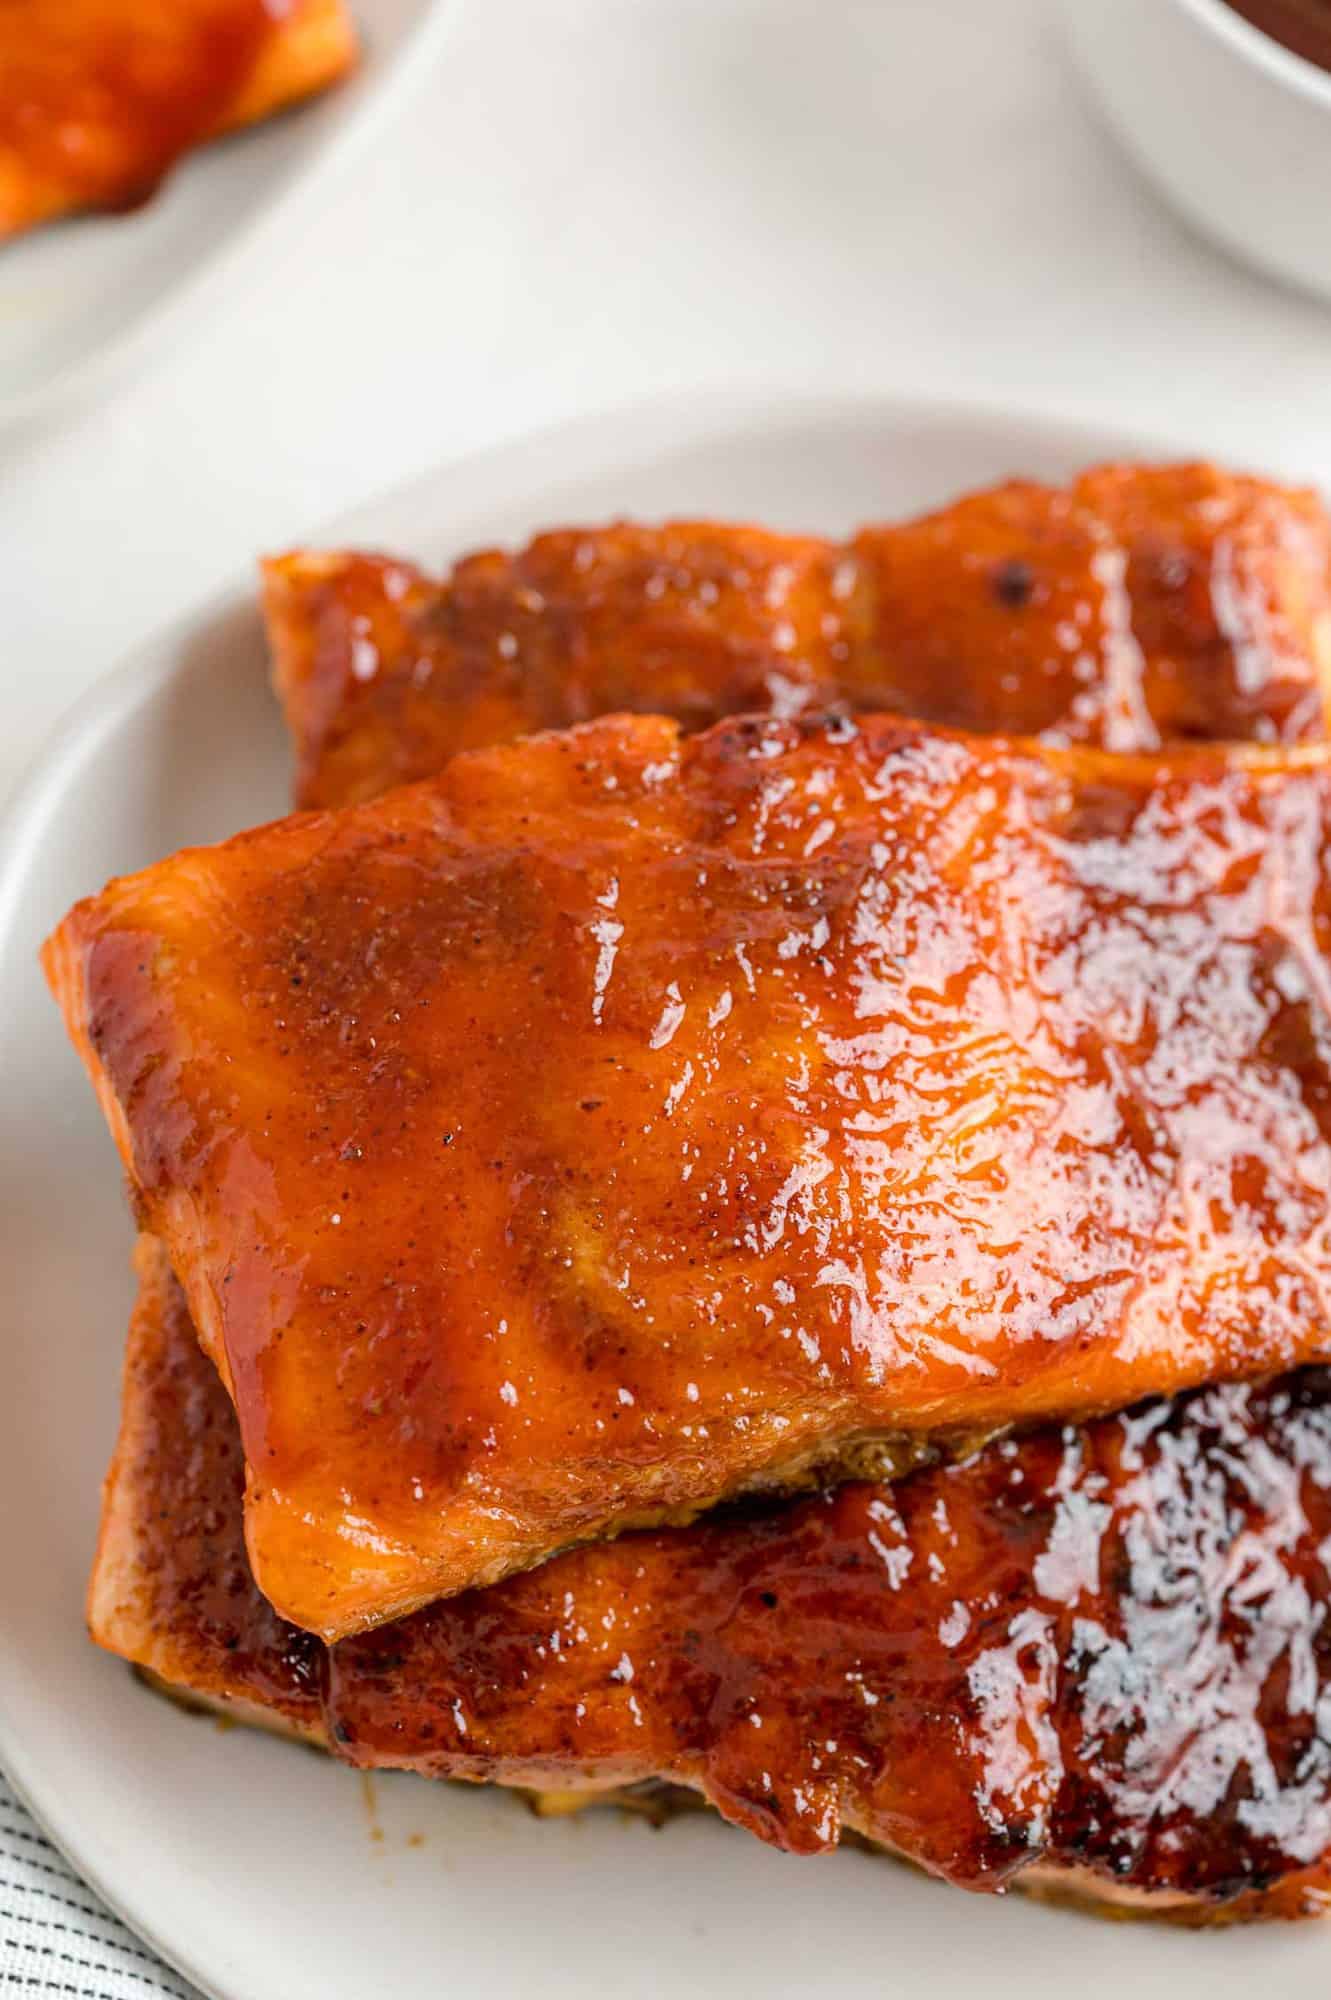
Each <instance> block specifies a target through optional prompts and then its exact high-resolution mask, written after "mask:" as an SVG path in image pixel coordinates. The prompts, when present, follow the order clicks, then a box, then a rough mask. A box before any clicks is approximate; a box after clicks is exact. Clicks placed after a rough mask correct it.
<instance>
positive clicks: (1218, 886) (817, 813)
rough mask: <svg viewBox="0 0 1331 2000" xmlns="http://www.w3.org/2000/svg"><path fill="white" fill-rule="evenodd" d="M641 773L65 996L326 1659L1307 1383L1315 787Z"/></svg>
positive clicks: (877, 746)
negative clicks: (874, 1480)
mask: <svg viewBox="0 0 1331 2000" xmlns="http://www.w3.org/2000/svg"><path fill="white" fill-rule="evenodd" d="M1301 755H1302V761H1300V760H1299V759H1297V758H1296V759H1294V760H1293V761H1289V760H1276V761H1274V762H1264V761H1263V760H1262V759H1261V758H1260V757H1258V758H1256V760H1255V761H1254V759H1253V758H1252V757H1245V756H1244V755H1241V754H1224V753H1221V752H1218V751H1215V752H1200V751H1199V752H1194V753H1192V754H1191V755H1190V756H1180V757H1179V758H1177V759H1176V760H1174V761H1172V762H1170V763H1168V764H1158V763H1156V762H1153V761H1150V760H1140V761H1139V760H1132V759H1126V758H1118V759H1111V758H1106V757H1104V756H1101V755H1098V754H1094V753H1090V752H1084V751H1055V750H1052V749H1045V750H1039V749H1036V748H1034V747H1031V746H1022V745H1013V744H1006V743H1003V742H1001V741H995V742H981V741H978V740H975V739H966V738H958V737H950V736H947V735H943V734H940V733H936V732H930V731H927V730H921V729H919V728H916V727H913V726H911V725H909V724H904V723H898V722H895V721H892V720H890V719H884V718H877V719H870V720H868V721H866V722H865V723H864V724H863V725H862V726H861V727H860V728H858V729H857V728H856V726H855V725H853V724H851V723H849V722H847V721H844V720H836V719H834V720H832V721H830V722H828V721H821V720H816V719H810V720H808V721H806V722H803V723H800V724H795V723H789V724H778V723H771V722H769V723H762V722H759V721H753V720H751V721H742V722H737V723H734V724H729V725H725V726H722V727H720V728H718V729H716V730H713V731H710V732H707V733H706V734H704V735H701V736H697V737H693V738H690V739H688V740H686V741H684V742H683V743H681V742H680V741H679V739H678V736H677V733H676V731H675V730H674V729H673V728H672V726H670V725H669V724H667V723H665V722H662V721H651V720H634V719H624V718H620V719H614V718H611V719H608V720H606V721H604V722H602V723H599V724H593V725H589V726H588V727H587V728H586V729H584V730H581V731H575V732H570V733H568V734H566V735H563V736H550V737H544V738H539V739H534V740H529V741H527V742H524V743H521V744H518V745H515V746H512V747H509V748H505V749H500V750H496V751H493V752H487V753H476V754H474V755H471V756H468V757H463V758H459V759H457V760H455V761H454V763H453V764H452V765H451V766H450V767H449V768H448V770H447V771H446V772H445V773H444V774H443V776H442V777H441V778H440V779H438V780H436V781H434V782H433V783H431V784H427V785H422V786H418V787H415V788H411V789H409V790H406V791H403V792H399V793H396V794H393V795H390V796H389V797H387V798H385V799H383V800H381V801H378V802H377V803H375V804H374V805H371V806H366V807H360V808H356V809H353V810H350V811H348V812H345V813H342V814H329V815H310V816H307V817H304V818H297V819H294V820H290V821H285V822H282V823H281V824H279V825H277V826H274V827H271V828H266V829H259V830H257V831H255V832H253V833H251V834H247V835H242V836H240V837H238V838H237V839H235V840H232V841H229V842H227V843H225V844H224V845H222V846H220V847H217V848H213V849H208V850H194V851H191V852H187V853H185V854H182V855H180V856H177V857H175V858H174V859H173V860H171V861H168V862H164V863H162V864H160V865H159V866H158V867H156V868H154V869H150V870H148V871H147V872H146V873H145V874H143V875H141V876H138V877H133V878H127V879H126V880H123V881H121V882H119V883H116V884H113V885H112V886H111V887H110V889H108V890H107V891H106V892H105V894H104V895H103V896H102V897H100V898H94V899H92V900H91V901H89V902H88V903H86V904H83V905H80V906H79V907H78V908H77V909H76V910H75V911H74V912H73V913H72V914H71V916H70V918H69V919H68V920H67V921H66V923H65V925H64V926H63V927H62V929H61V931H60V932H59V933H58V935H57V937H56V939H55V940H54V941H53V944H52V946H51V948H50V950H49V952H48V967H49V970H50V972H51V975H52V978H53V982H54V983H55V985H56V989H57V991H58V992H59V993H60V995H61V998H62V1001H63V1004H64V1005H65V1007H66V1010H67V1014H68V1017H69V1019H70V1022H71V1026H72V1028H73V1031H74V1033H75V1035H76V1038H78V1039H79V1040H80V1042H81V1045H82V1047H83V1050H84V1053H85V1056H86V1057H87V1059H88V1061H89V1063H90V1066H91V1068H92V1070H93V1073H94V1075H95V1076H96V1078H97V1079H98V1082H99V1086H100V1087H101V1089H102V1091H103V1094H104V1100H105V1102H106V1104H107V1106H108V1109H109V1112H110V1115H111V1118H112V1122H113V1125H114V1126H115V1127H116V1129H117V1133H118V1137H119V1138H120V1140H121V1143H122V1145H123V1147H124V1150H125V1157H126V1163H127V1165H128V1167H129V1169H130V1172H131V1175H132V1177H133V1180H134V1183H135V1186H136V1189H137V1194H138V1198H139V1200H140V1203H141V1206H142V1209H143V1213H144V1218H145V1221H146V1223H147V1225H148V1226H149V1227H151V1228H152V1229H153V1230H154V1231H156V1232H157V1233H159V1234H161V1235H162V1236H163V1237H164V1239H165V1240H166V1242H167V1245H168V1248H169V1250H170V1254H171V1258H172V1262H173V1264H174V1266H175V1268H176V1270H177V1272H178V1273H179V1274H180V1276H181V1279H182V1282H184V1284H185V1285H186V1289H187V1291H188V1293H189V1297H190V1304H191V1308H192V1310H193V1312H194V1315H195V1318H196V1321H197V1322H198V1325H199V1328H200V1332H201V1334H202V1337H203V1338H204V1340H205V1343H206V1344H207V1345H208V1347H209V1350H210V1351H211V1352H212V1353H213V1354H214V1356H215V1357H216V1358H217V1360H218V1362H219V1366H220V1367H221V1368H222V1370H223V1373H224V1377H225V1379H226V1380H227V1381H228V1383H229V1386H230V1387H231V1389H232V1392H233V1394H234V1397H235V1400H236V1406H237V1409H238V1412H239V1416H240V1423H241V1431H242V1435H243V1438H244V1442H245V1448H246V1453H247V1457H248V1461H249V1465H250V1472H251V1488H250V1494H249V1500H248V1508H249V1538H250V1550H251V1556H252V1558H253V1562H254V1568H255V1573H256V1576H257V1579H258V1581H259V1583H260V1586H261V1587H262V1588H263V1589H264V1590H265V1592H266V1593H267V1595H268V1596H269V1597H270V1598H271V1599H272V1600H273V1602H274V1603H275V1604H276V1605H277V1606H278V1608H279V1609H280V1610H282V1611H283V1612H284V1614H285V1615H287V1616H289V1617H292V1618H293V1619H294V1620H295V1622H297V1623H300V1624H302V1625H305V1626H307V1627H309V1628H310V1629H312V1630H316V1631H319V1632H321V1633H322V1634H323V1636H325V1637H328V1638H335V1637H341V1636H345V1635H346V1634H347V1633H348V1632H350V1631H351V1630H354V1629H355V1628H356V1627H358V1626H361V1625H365V1624H369V1623H372V1622H375V1621H376V1620H382V1619H387V1618H392V1617H396V1616H399V1615H401V1614H402V1613H403V1612H405V1611H407V1610H408V1609H411V1608H413V1607H414V1606H416V1605H419V1604H421V1603H424V1602H428V1601H429V1599H430V1598H431V1597H433V1596H437V1595H448V1594H450V1593H451V1592H454V1591H457V1590H461V1589H464V1588H467V1587H469V1586H472V1585H475V1584H478V1583H484V1582H489V1581H493V1580H495V1579H497V1578H498V1577H499V1576H501V1575H503V1574H505V1573H506V1572H508V1571H510V1570H512V1569H516V1568H520V1567H522V1566H524V1565H526V1564H529V1563H532V1562H535V1561H538V1560H541V1559H543V1558H544V1557H546V1556H548V1555H549V1554H551V1553H552V1552H553V1551H554V1550H556V1549H558V1548H560V1547H563V1546H566V1545H568V1544H569V1543H571V1542H574V1541H577V1540H580V1539H585V1538H588V1537H590V1536H594V1535H596V1534H599V1533H602V1532H605V1531H607V1530H612V1529H620V1528H624V1527H628V1526H632V1525H635V1524H638V1525H644V1524H646V1523H647V1522H649V1521H651V1520H659V1519H661V1518H662V1517H663V1515H665V1514H666V1513H667V1512H669V1513H670V1514H675V1513H677V1512H678V1511H680V1510H688V1509H695V1508H697V1507H698V1506H701V1505H705V1504H710V1503H712V1502H715V1501H717V1500H719V1499H723V1498H726V1497H727V1496H732V1495H734V1494H737V1493H739V1492H743V1491H746V1490H752V1489H754V1488H760V1487H762V1486H764V1485H772V1484H784V1483H788V1482H789V1481H790V1480H791V1479H792V1478H793V1477H796V1476H798V1475H799V1474H800V1473H802V1472H807V1471H809V1470H810V1469H813V1468H821V1469H823V1470H824V1471H834V1470H836V1469H837V1467H838V1465H840V1464H843V1458H842V1455H843V1454H844V1453H845V1452H846V1451H847V1450H853V1449H854V1448H856V1447H858V1446H859V1445H860V1444H862V1442H863V1440H864V1439H865V1437H866V1436H868V1437H878V1436H895V1435H897V1434H900V1433H907V1434H911V1435H914V1436H917V1437H941V1438H943V1439H945V1440H946V1439H948V1438H950V1437H955V1435H956V1433H958V1432H960V1431H974V1430H975V1429H977V1428H991V1427H994V1426H997V1425H1003V1424H1009V1423H1014V1422H1019V1421H1021V1422H1025V1421H1032V1420H1037V1419H1040V1418H1044V1417H1048V1416H1050V1415H1060V1416H1061V1415H1077V1414H1086V1413H1090V1412H1094V1411H1096V1410H1102V1409H1110V1408H1116V1407H1121V1406H1122V1405H1124V1404H1125V1403H1127V1402H1129V1401H1131V1400H1132V1399H1133V1398H1135V1397H1137V1396H1139V1395H1142V1394H1145V1393H1151V1392H1157V1391H1163V1390H1170V1389H1174V1388H1179V1387H1183V1386H1186V1385H1188V1384H1189V1383H1194V1382H1198V1381H1202V1380H1207V1379H1212V1378H1216V1377H1226V1378H1233V1377H1245V1376H1256V1375H1260V1374H1263V1373H1269V1372H1272V1371H1273V1370H1275V1369H1277V1368H1280V1367H1283V1366H1288V1365H1291V1364H1293V1363H1297V1362H1299V1361H1302V1360H1309V1359H1319V1358H1322V1357H1323V1356H1324V1355H1326V1354H1327V1352H1328V1315H1327V1310H1326V1284H1327V1279H1328V1274H1329V1270H1331V1249H1329V1248H1328V1244H1327V1240H1326V1214H1327V1194H1328V1187H1329V1185H1331V1146H1329V1145H1328V1137H1327V1132H1326V1120H1327V1115H1328V1112H1327V1107H1328V1104H1329V1103H1331V1091H1329V1089H1328V1084H1329V1081H1331V1079H1329V1077H1328V1066H1327V1057H1328V1040H1327V1037H1328V1029H1329V1024H1328V1015H1327V998H1326V995H1327V985H1326V978H1327V964H1326V947H1327V921H1328V910H1327V897H1328V884H1327V880H1326V876H1325V871H1324V868H1323V860H1322V857H1323V853H1324V849H1325V845H1326V831H1327V814H1328V810H1329V809H1331V777H1329V776H1328V773H1327V770H1326V760H1325V757H1324V756H1323V755H1320V754H1314V753H1312V752H1305V753H1301Z"/></svg>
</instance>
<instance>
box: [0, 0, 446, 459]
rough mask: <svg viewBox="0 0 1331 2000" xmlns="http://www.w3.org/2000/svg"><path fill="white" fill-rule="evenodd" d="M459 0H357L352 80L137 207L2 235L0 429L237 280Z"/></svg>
mask: <svg viewBox="0 0 1331 2000" xmlns="http://www.w3.org/2000/svg"><path fill="white" fill-rule="evenodd" d="M56 4H58V0H56ZM455 4H456V0H352V5H353V12H354V13H355V16H356V21H357V25H358V26H359V28H360V30H361V35H362V39H363V44H364V50H363V60H362V64H361V67H360V69H359V71H358V72H357V74H356V75H355V76H354V77H353V78H351V79H350V80H349V81H348V82H346V83H345V84H342V85H341V86H339V87H338V88H337V89H335V90H331V91H329V92H327V93H326V94H325V95H324V96H322V97H319V98H317V99H315V100H313V101H312V102H311V103H309V104H306V105H304V106H301V107H299V108H298V109H296V110H293V111H290V112H287V113H285V114H284V115H283V116H281V117H278V118H274V119H272V120H270V121H269V122H268V123H266V124H263V125H258V126H255V127H254V128H253V130H251V131H247V132H241V133H237V134H236V135H235V136H234V137H233V138H231V139H227V140H223V141H221V142H220V143H218V144H216V145H213V146H206V147H203V148H202V149H201V150H200V151H199V152H197V153H195V154H193V155H191V156H190V157H189V158H188V159H187V160H185V161H183V162H182V164H181V166H180V167H179V169H178V170H177V171H176V172H175V173H174V174H172V176H171V178H170V179H169V180H168V181H167V183H166V186H165V187H164V188H162V189H161V190H160V191H159V192H158V193H157V194H156V195H155V196H154V197H153V199H152V200H151V201H149V202H147V203H146V204H145V205H144V207H142V208H140V209H138V210H136V211H135V212H134V213H133V214H130V215H89V216H79V217H75V218H73V219H71V220H68V221H64V222H58V223H53V224H51V225H50V226H49V227H47V228H43V229H35V230H33V231H32V232H31V233H30V234H29V235H26V236H21V237H19V238H17V239H16V240H15V241H13V242H10V243H6V244H4V245H0V431H3V430H4V429H5V428H6V427H7V426H9V425H17V424H20V423H24V424H26V423H28V422H33V421H36V420H37V419H38V418H40V417H44V416H46V415H48V414H49V413H50V412H51V411H52V410H53V409H54V408H55V407H56V406H57V405H58V404H59V403H61V402H63V401H64V400H65V399H66V398H69V397H73V396H75V395H76V394H85V393H87V392H89V391H91V390H92V389H93V388H94V387H97V386H100V385H101V384H103V383H105V382H106V381H108V380H109V379H110V378H111V377H112V376H113V375H114V374H116V373H117V372H118V371H119V370H120V369H122V368H124V367H126V366H128V364H129V363H130V362H131V361H137V360H141V359H143V358H144V357H145V356H146V355H147V354H148V352H149V351H150V350H151V348H152V347H153V346H155V345H156V344H157V343H158V342H160V341H162V340H164V339H165V338H166V337H167V336H168V334H170V333H171V332H172V331H173V330H175V329H176V328H178V327H179V326H181V325H182V324H183V322H184V321H185V320H186V318H187V317H188V316H189V315H190V314H192V313H196V312H202V311H203V310H204V309H205V308H206V306H207V305H208V302H209V301H210V300H212V299H216V298H218V297H219V296H220V295H221V293H222V291H223V290H224V289H225V288H226V287H227V286H228V285H231V284H233V283H234V282H235V280H236V277H237V267H238V264H239V261H240V259H241V256H242V254H243V253H245V252H248V251H249V250H250V249H251V248H254V247H256V243H255V240H256V238H258V237H259V235H260V234H261V233H262V234H263V235H264V236H266V235H268V233H269V231H270V230H272V229H273V228H274V227H275V225H276V224H277V222H278V220H279V219H280V218H285V217H287V216H289V215H290V212H291V210H292V209H293V208H294V207H295V206H296V205H297V202H298V201H299V200H300V199H307V198H308V197H309V195H310V193H311V191H312V189H313V186H314V184H315V182H316V181H317V180H318V179H320V178H322V174H323V171H324V169H326V168H328V167H331V166H333V165H334V164H339V163H340V164H345V160H346V156H347V154H348V153H349V151H350V150H351V148H352V146H353V145H354V144H358V143H359V142H360V141H361V140H363V139H364V138H365V137H366V136H367V134H368V133H369V131H370V130H371V128H372V126H373V124H374V122H375V121H376V120H377V119H378V118H379V117H380V116H382V115H384V114H386V113H388V112H389V111H390V110H393V109H395V108H397V107H398V106H399V104H400V102H401V99H402V97H403V95H404V93H405V91H406V88H407V86H408V84H409V83H410V82H411V81H412V80H413V78H415V77H417V76H419V75H421V74H422V73H423V72H424V70H425V68H426V67H427V66H428V63H429V60H430V56H431V54H432V53H433V51H434V49H435V48H436V47H437V46H438V42H439V39H440V37H441V36H442V34H443V32H444V29H445V27H446V26H447V23H448V20H449V18H450V16H451V15H452V13H453V11H454V7H455Z"/></svg>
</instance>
